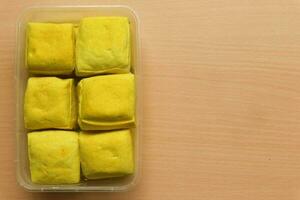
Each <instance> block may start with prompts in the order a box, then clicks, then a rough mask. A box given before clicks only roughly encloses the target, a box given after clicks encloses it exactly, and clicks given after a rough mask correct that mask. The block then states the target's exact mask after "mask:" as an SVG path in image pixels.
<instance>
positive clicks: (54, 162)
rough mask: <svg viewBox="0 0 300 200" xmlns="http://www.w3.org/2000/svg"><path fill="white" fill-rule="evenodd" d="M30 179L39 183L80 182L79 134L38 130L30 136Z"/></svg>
mask: <svg viewBox="0 0 300 200" xmlns="http://www.w3.org/2000/svg"><path fill="white" fill-rule="evenodd" d="M28 155H29V163H30V172H31V180H32V182H33V183H37V184H48V185H50V184H71V183H78V182H79V181H80V158H79V144H78V133H76V132H73V131H58V130H56V131H54V130H52V131H37V132H31V133H29V134H28Z"/></svg>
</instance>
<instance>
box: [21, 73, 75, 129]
mask: <svg viewBox="0 0 300 200" xmlns="http://www.w3.org/2000/svg"><path fill="white" fill-rule="evenodd" d="M75 97H76V96H75V84H74V80H73V79H60V78H56V77H31V78H29V79H28V82H27V88H26V91H25V99H24V121H25V127H26V128H27V129H30V130H37V129H50V128H55V129H73V128H74V127H75V124H76V119H77V115H76V109H75V108H76V106H75Z"/></svg>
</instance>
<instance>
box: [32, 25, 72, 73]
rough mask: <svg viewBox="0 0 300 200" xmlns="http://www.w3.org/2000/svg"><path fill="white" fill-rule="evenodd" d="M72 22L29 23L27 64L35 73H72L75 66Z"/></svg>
mask: <svg viewBox="0 0 300 200" xmlns="http://www.w3.org/2000/svg"><path fill="white" fill-rule="evenodd" d="M74 43H75V42H74V32H73V25H72V24H53V23H28V25H27V66H28V70H29V72H31V73H34V74H49V75H57V74H71V73H72V72H73V71H74V68H75V58H74V57H75V56H74V48H75V44H74Z"/></svg>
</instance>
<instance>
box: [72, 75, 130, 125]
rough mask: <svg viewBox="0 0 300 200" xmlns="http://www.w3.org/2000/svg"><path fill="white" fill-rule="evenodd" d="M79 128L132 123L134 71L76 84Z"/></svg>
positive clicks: (89, 79)
mask: <svg viewBox="0 0 300 200" xmlns="http://www.w3.org/2000/svg"><path fill="white" fill-rule="evenodd" d="M78 100H79V111H78V112H79V113H78V114H79V116H78V123H79V125H80V128H81V129H82V130H109V129H118V128H128V127H132V126H134V119H135V117H134V115H135V87H134V75H133V74H116V75H105V76H95V77H91V78H85V79H82V80H81V81H80V82H79V84H78Z"/></svg>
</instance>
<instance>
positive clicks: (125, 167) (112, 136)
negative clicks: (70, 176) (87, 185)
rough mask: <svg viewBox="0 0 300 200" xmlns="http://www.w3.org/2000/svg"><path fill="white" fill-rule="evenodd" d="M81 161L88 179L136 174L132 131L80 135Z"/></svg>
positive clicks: (82, 133) (84, 133)
mask: <svg viewBox="0 0 300 200" xmlns="http://www.w3.org/2000/svg"><path fill="white" fill-rule="evenodd" d="M79 149H80V161H81V168H82V172H83V175H84V176H85V177H86V178H87V179H102V178H110V177H119V176H125V175H128V174H132V173H133V172H134V162H133V145H132V138H131V133H130V130H117V131H110V132H100V133H86V132H81V133H80V134H79Z"/></svg>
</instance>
